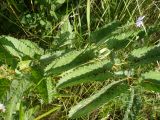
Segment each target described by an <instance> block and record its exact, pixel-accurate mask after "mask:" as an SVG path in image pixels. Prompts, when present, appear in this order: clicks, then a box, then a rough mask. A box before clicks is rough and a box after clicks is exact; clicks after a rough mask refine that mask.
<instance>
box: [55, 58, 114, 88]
mask: <svg viewBox="0 0 160 120" xmlns="http://www.w3.org/2000/svg"><path fill="white" fill-rule="evenodd" d="M112 65H113V64H112V63H111V62H109V61H108V60H102V61H96V62H95V63H90V64H85V65H83V66H80V67H77V68H75V69H73V70H70V71H67V72H65V73H63V74H62V75H61V77H62V78H61V79H60V80H59V82H58V84H57V88H64V87H68V86H72V85H76V84H80V83H86V82H91V81H102V80H106V79H107V78H110V77H112V76H113V75H112V73H110V72H108V71H109V70H110V69H111V68H112Z"/></svg>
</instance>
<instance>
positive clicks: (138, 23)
mask: <svg viewBox="0 0 160 120" xmlns="http://www.w3.org/2000/svg"><path fill="white" fill-rule="evenodd" d="M144 17H145V16H140V17H138V19H137V21H136V26H137V27H141V26H142V25H143V19H144Z"/></svg>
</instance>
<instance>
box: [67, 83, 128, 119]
mask: <svg viewBox="0 0 160 120" xmlns="http://www.w3.org/2000/svg"><path fill="white" fill-rule="evenodd" d="M127 90H128V84H127V81H126V80H120V81H115V82H112V83H111V84H109V85H107V86H105V87H104V88H102V89H101V90H100V91H98V92H97V93H96V94H94V95H93V96H91V97H89V98H87V99H85V100H82V101H81V102H79V103H78V104H77V105H76V106H74V107H72V108H71V110H70V111H69V117H70V118H78V117H81V116H83V115H86V114H88V113H90V112H92V111H93V110H95V109H97V108H99V107H100V106H102V105H104V104H105V103H106V102H108V101H110V100H112V99H114V98H115V97H117V96H120V94H121V93H124V92H126V91H127Z"/></svg>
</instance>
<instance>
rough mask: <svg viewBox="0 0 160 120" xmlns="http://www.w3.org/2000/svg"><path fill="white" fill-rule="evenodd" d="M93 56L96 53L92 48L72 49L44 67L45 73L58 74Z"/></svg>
mask: <svg viewBox="0 0 160 120" xmlns="http://www.w3.org/2000/svg"><path fill="white" fill-rule="evenodd" d="M95 56H96V55H95V53H94V51H93V50H92V49H91V50H79V51H76V50H73V51H71V52H68V53H66V54H64V55H62V56H61V57H59V58H57V59H56V60H54V61H52V63H50V64H49V65H48V66H47V67H46V68H45V73H46V75H51V74H53V75H57V74H60V73H62V72H64V71H66V70H69V69H72V68H74V67H76V66H78V65H80V64H82V63H85V62H87V61H89V60H91V59H93V58H94V57H95Z"/></svg>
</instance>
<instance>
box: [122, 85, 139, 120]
mask: <svg viewBox="0 0 160 120" xmlns="http://www.w3.org/2000/svg"><path fill="white" fill-rule="evenodd" d="M137 93H138V92H137V90H136V89H135V88H134V87H132V88H131V92H130V96H129V97H130V98H129V100H128V101H127V109H126V111H125V115H124V118H123V120H135V119H136V117H137V114H138V113H139V110H140V109H141V100H140V97H139V95H137Z"/></svg>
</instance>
